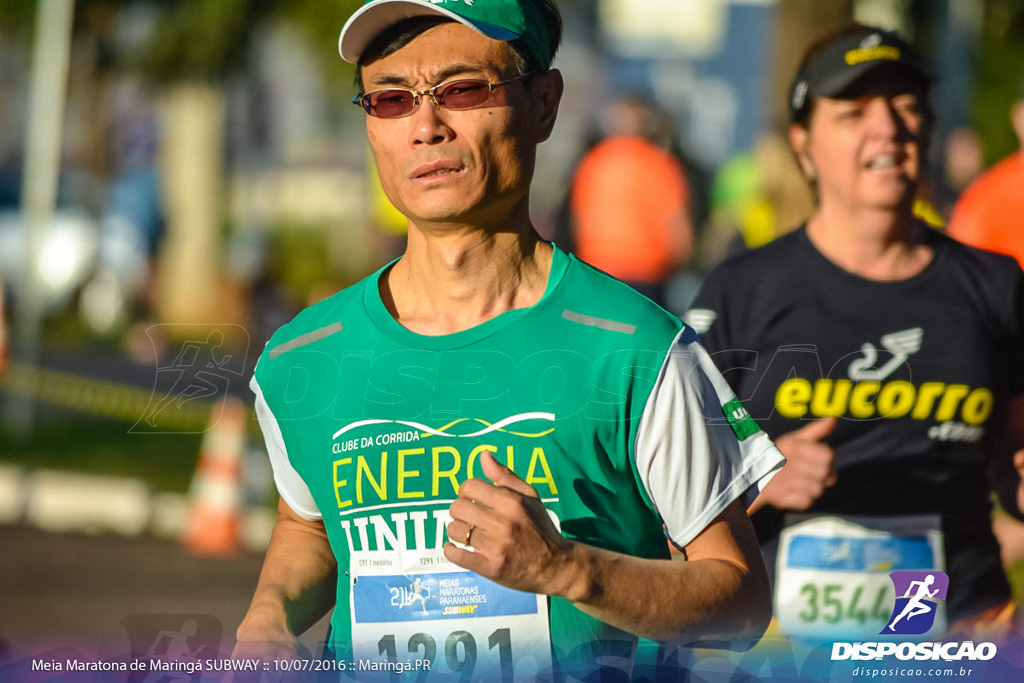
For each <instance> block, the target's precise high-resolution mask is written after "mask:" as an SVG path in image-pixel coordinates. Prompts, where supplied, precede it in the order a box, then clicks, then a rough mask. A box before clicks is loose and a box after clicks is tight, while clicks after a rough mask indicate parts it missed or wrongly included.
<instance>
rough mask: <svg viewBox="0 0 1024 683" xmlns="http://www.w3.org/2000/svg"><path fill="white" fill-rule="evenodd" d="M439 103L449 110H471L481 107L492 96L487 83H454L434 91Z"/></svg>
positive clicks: (469, 81)
mask: <svg viewBox="0 0 1024 683" xmlns="http://www.w3.org/2000/svg"><path fill="white" fill-rule="evenodd" d="M434 93H435V97H437V101H438V102H440V103H441V106H442V107H446V108H448V109H471V108H473V107H479V106H480V105H481V104H483V103H484V102H486V101H487V99H488V98H489V97H490V96H491V86H490V84H489V83H488V82H487V81H472V80H466V81H452V82H451V83H445V84H444V85H442V86H441V87H440V88H438V89H437V90H435V91H434Z"/></svg>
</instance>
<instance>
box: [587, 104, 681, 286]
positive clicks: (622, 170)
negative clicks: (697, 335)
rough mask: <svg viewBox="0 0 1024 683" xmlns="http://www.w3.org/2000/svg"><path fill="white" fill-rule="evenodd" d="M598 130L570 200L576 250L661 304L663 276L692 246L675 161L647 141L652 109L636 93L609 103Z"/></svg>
mask: <svg viewBox="0 0 1024 683" xmlns="http://www.w3.org/2000/svg"><path fill="white" fill-rule="evenodd" d="M603 123H604V125H603V129H604V133H605V138H604V140H602V141H601V142H599V143H598V144H597V145H595V146H594V147H593V148H592V149H591V150H590V151H589V152H587V154H586V155H585V156H584V157H583V159H582V160H581V161H580V164H579V166H578V167H577V169H576V173H575V177H574V178H573V181H572V190H571V196H570V207H571V212H572V217H571V225H572V237H573V242H574V243H575V247H576V254H577V255H578V256H579V257H580V258H581V259H582V260H584V261H586V262H587V263H590V264H591V265H593V266H596V267H597V268H600V269H601V270H603V271H605V272H606V273H609V274H610V275H612V276H614V277H616V278H618V279H620V280H623V281H625V282H626V283H628V284H629V285H630V286H632V287H633V288H634V289H636V290H637V291H639V292H640V293H641V294H644V295H645V296H647V297H648V298H650V299H651V300H653V301H654V302H655V303H658V304H660V305H662V306H664V305H665V304H666V284H667V282H668V280H669V278H670V277H671V276H672V274H673V272H674V271H675V270H676V269H678V268H680V267H682V266H684V265H686V264H687V263H688V262H689V260H690V257H691V256H692V253H693V243H694V235H693V225H692V222H691V220H690V208H689V206H690V190H689V187H688V185H687V182H686V173H685V171H684V169H683V166H682V164H681V163H680V162H679V161H678V160H676V159H675V158H674V157H673V156H672V155H671V154H670V153H669V152H668V151H667V150H666V149H665V148H664V147H663V146H660V145H658V144H656V143H655V142H654V140H655V139H656V137H655V136H656V134H657V132H658V128H659V126H658V117H657V113H656V112H654V111H653V110H652V108H651V107H650V106H649V105H647V104H645V103H644V102H642V101H640V100H639V99H636V98H624V99H622V100H619V101H617V102H615V103H614V104H612V105H611V106H610V107H609V108H608V110H607V112H606V113H605V117H604V121H603Z"/></svg>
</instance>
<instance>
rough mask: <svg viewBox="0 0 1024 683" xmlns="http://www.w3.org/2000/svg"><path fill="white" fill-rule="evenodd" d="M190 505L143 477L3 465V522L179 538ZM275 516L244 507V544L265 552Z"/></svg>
mask: <svg viewBox="0 0 1024 683" xmlns="http://www.w3.org/2000/svg"><path fill="white" fill-rule="evenodd" d="M188 507H189V497H188V496H187V495H185V494H178V493H165V492H158V491H153V490H152V489H151V487H150V486H149V485H148V484H146V483H145V482H144V481H142V480H141V479H134V478H129V477H113V476H100V475H93V474H80V473H75V472H65V471H60V470H47V469H41V470H34V471H26V470H25V469H24V468H22V467H19V466H17V465H6V464H0V524H19V523H24V524H28V525H30V526H33V527H36V528H38V529H40V530H42V531H47V532H53V533H61V532H69V531H76V532H83V533H88V534H100V533H116V534H119V535H122V536H137V535H140V534H143V533H151V534H153V535H155V536H158V537H160V538H167V539H175V540H178V539H180V538H181V536H182V534H183V532H184V528H185V522H186V519H187V517H188ZM276 518H277V515H276V513H275V512H274V511H273V510H271V509H270V508H269V507H250V508H248V509H246V510H245V512H244V513H243V515H242V519H241V520H240V529H241V537H242V544H243V546H244V548H245V549H246V550H250V551H255V552H262V551H264V550H266V548H267V544H268V543H269V542H270V532H271V530H272V529H273V526H274V522H275V520H276Z"/></svg>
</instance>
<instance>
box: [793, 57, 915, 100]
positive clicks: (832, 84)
mask: <svg viewBox="0 0 1024 683" xmlns="http://www.w3.org/2000/svg"><path fill="white" fill-rule="evenodd" d="M882 68H885V69H903V70H904V71H905V72H906V73H910V74H914V75H915V76H918V77H920V78H921V80H922V82H923V83H925V84H928V83H930V82H931V80H932V76H931V74H930V73H929V72H927V71H925V70H923V69H922V68H921V67H920V66H918V65H917V64H914V63H912V62H910V61H902V62H882V61H878V62H865V63H863V64H858V65H857V66H856V67H851V68H847V69H843V70H841V71H838V72H836V73H834V74H832V75H831V76H829V77H827V78H824V79H822V80H821V81H820V82H819V83H818V84H817V85H816V86H815V87H813V88H811V89H810V91H808V95H809V96H810V97H836V96H837V95H842V94H843V92H844V91H845V90H846V89H847V88H849V87H850V86H851V85H853V84H854V83H856V82H857V81H859V80H860V79H861V78H863V77H864V76H866V75H868V74H869V73H871V72H872V71H875V70H877V69H882Z"/></svg>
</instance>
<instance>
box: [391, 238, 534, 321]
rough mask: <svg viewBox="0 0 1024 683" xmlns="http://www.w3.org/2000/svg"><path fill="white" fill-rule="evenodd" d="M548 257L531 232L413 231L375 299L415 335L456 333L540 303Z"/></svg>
mask: <svg viewBox="0 0 1024 683" xmlns="http://www.w3.org/2000/svg"><path fill="white" fill-rule="evenodd" d="M551 255H552V248H551V246H550V245H549V244H547V243H546V242H544V241H543V240H541V238H540V236H539V235H538V234H537V233H536V231H534V230H533V228H532V227H529V228H528V229H525V230H523V231H520V232H498V233H487V232H484V231H482V230H474V229H469V228H466V229H463V230H454V231H445V232H444V233H428V232H426V231H423V230H420V229H418V228H417V227H416V226H415V225H410V227H409V244H408V248H407V249H406V252H405V254H404V255H403V256H402V258H401V259H399V261H398V262H397V263H395V265H394V266H393V267H392V268H391V270H390V271H389V272H387V273H386V274H385V276H384V277H383V278H381V284H380V293H381V297H382V299H383V300H384V303H385V305H386V306H387V308H388V310H389V311H390V312H391V315H392V316H394V318H395V319H396V320H397V321H398V322H400V323H401V324H402V325H403V326H405V327H406V328H408V329H410V330H412V331H413V332H417V333H419V334H424V335H431V336H437V335H444V334H454V333H455V332H461V331H462V330H467V329H469V328H471V327H475V326H477V325H479V324H481V323H484V322H486V321H488V320H490V319H492V318H494V317H497V316H498V315H501V314H502V313H504V312H506V311H510V310H513V309H517V308H527V307H529V306H532V305H533V304H535V303H537V301H539V300H540V298H541V296H543V294H544V290H545V288H546V287H547V282H548V275H549V273H550V270H551Z"/></svg>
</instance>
